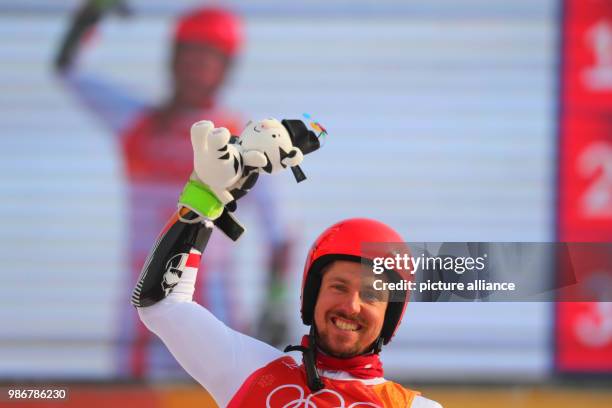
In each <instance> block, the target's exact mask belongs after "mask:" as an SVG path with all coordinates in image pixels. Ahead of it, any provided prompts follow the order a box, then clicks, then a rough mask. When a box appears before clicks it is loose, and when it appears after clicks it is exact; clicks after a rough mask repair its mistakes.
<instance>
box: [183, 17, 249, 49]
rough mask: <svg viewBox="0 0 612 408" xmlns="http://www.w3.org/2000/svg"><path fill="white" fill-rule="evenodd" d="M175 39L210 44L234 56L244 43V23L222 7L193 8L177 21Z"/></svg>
mask: <svg viewBox="0 0 612 408" xmlns="http://www.w3.org/2000/svg"><path fill="white" fill-rule="evenodd" d="M174 41H175V42H194V43H200V44H205V45H210V46H212V47H214V48H216V49H218V50H219V51H221V52H222V53H224V54H226V55H229V56H232V55H235V54H236V53H237V52H238V50H239V49H240V46H241V45H242V23H241V21H240V19H239V18H238V17H237V16H236V15H235V14H234V13H232V12H230V11H228V10H224V9H220V8H202V9H196V10H192V11H190V12H188V13H186V14H184V15H183V16H182V17H181V18H180V19H179V21H178V22H177V24H176V28H175V32H174Z"/></svg>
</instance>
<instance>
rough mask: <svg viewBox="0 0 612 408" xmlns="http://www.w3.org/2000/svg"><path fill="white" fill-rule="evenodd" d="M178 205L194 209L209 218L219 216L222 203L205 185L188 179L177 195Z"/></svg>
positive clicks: (212, 218) (221, 210)
mask: <svg viewBox="0 0 612 408" xmlns="http://www.w3.org/2000/svg"><path fill="white" fill-rule="evenodd" d="M179 205H182V206H183V207H187V208H189V209H190V210H193V211H195V212H196V213H198V214H199V215H201V216H204V217H206V218H208V219H210V220H214V219H216V218H219V216H220V215H221V213H222V212H223V203H221V201H219V199H218V198H217V196H216V195H215V194H214V193H213V192H212V191H211V190H210V188H208V186H206V185H205V184H202V183H199V182H197V181H195V180H189V181H188V182H187V184H185V188H184V189H183V192H182V193H181V196H180V197H179Z"/></svg>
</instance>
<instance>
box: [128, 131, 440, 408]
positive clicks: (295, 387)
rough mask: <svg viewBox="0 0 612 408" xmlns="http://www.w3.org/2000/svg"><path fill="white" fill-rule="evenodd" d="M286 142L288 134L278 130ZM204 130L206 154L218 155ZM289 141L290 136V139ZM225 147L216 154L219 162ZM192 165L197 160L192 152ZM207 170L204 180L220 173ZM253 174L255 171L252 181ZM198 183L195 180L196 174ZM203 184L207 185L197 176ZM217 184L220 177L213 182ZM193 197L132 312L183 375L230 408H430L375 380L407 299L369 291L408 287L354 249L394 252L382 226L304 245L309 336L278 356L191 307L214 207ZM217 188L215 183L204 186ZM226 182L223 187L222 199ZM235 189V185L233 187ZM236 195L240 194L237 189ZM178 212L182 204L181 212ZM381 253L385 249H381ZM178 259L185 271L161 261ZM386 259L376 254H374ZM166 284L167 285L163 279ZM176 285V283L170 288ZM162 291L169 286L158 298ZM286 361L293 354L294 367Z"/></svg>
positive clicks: (333, 232)
mask: <svg viewBox="0 0 612 408" xmlns="http://www.w3.org/2000/svg"><path fill="white" fill-rule="evenodd" d="M287 130H288V131H289V133H292V129H287ZM219 134H220V132H218V131H215V130H212V132H211V133H210V136H206V137H207V141H206V145H208V146H214V148H215V149H217V147H219V143H218V140H214V138H215V135H219ZM293 136H295V135H292V139H294V138H293ZM227 149H228V146H226V145H223V146H221V147H220V148H219V149H217V150H218V151H219V152H224V151H226V150H227ZM196 155H197V152H196ZM211 157H213V158H212V159H210V158H209V160H210V162H209V163H207V166H206V167H207V169H208V171H209V174H219V175H220V174H222V173H223V172H222V171H220V170H219V171H216V170H215V169H216V166H218V167H219V169H221V168H222V167H223V166H224V165H225V164H224V163H223V159H222V157H219V159H217V160H218V161H219V163H217V162H216V161H215V160H214V157H216V156H211ZM259 170H261V169H258V171H259ZM198 175H199V173H198ZM204 177H206V175H204ZM219 177H221V176H219ZM193 182H196V183H198V185H199V187H198V188H199V191H200V192H201V193H202V194H201V195H200V196H199V198H198V200H199V201H198V202H191V203H190V208H192V209H187V208H185V207H183V208H181V209H180V210H179V213H177V215H175V217H173V218H172V219H171V220H170V222H169V223H168V224H167V226H166V228H165V229H164V230H163V231H162V234H161V235H160V237H159V239H158V241H157V243H156V245H155V247H154V249H153V251H152V253H151V254H150V255H149V259H148V260H147V263H146V266H145V268H144V269H143V271H142V273H141V275H140V278H139V281H138V283H137V286H136V289H135V290H134V294H133V297H132V303H133V304H134V305H135V306H137V307H138V308H139V309H138V312H139V315H140V317H141V319H142V321H143V322H144V323H145V325H146V326H147V327H148V328H149V329H150V330H151V331H153V332H154V333H156V334H157V335H158V336H159V337H160V338H161V339H162V340H163V341H164V343H165V344H166V346H167V347H168V348H169V350H170V351H171V352H172V354H173V355H174V356H175V357H176V359H177V360H178V361H179V363H180V364H181V365H182V366H183V368H185V370H186V371H187V372H188V373H189V374H190V375H192V376H193V378H195V379H196V380H197V381H198V382H199V383H200V384H202V386H204V388H206V390H207V391H208V392H209V393H210V394H211V395H212V396H213V398H214V399H215V400H216V402H217V404H219V405H220V406H230V407H258V406H262V407H288V406H292V407H318V408H321V407H338V406H347V407H348V406H370V407H412V408H439V407H440V405H439V404H438V403H436V402H434V401H431V400H429V399H426V398H424V397H422V396H421V395H420V394H419V393H418V392H416V391H413V390H410V389H407V388H404V387H403V386H401V385H400V384H397V383H394V382H392V381H388V380H387V379H385V378H384V374H383V367H382V363H381V361H380V358H379V354H380V352H381V350H382V348H383V346H384V345H386V344H387V343H389V341H390V340H391V338H392V337H393V335H394V333H395V331H396V330H397V328H398V326H399V324H400V322H401V319H402V316H403V314H404V311H405V308H406V302H407V300H408V299H407V293H406V292H401V293H399V294H398V293H393V296H391V294H390V293H388V292H385V291H377V290H375V289H374V288H373V282H374V280H376V279H384V280H385V281H388V282H391V281H400V280H401V279H407V278H408V279H409V276H407V275H406V274H405V273H404V272H403V271H395V270H386V271H385V273H383V274H382V275H374V274H373V273H372V268H371V267H369V266H370V264H371V262H372V259H373V257H372V256H369V255H368V256H365V255H364V253H363V252H362V250H363V248H362V244H364V243H366V242H376V243H383V244H388V246H387V247H386V248H387V249H389V248H390V247H391V246H392V245H393V244H396V243H398V242H402V241H403V239H402V237H401V236H400V235H399V234H397V233H396V232H395V231H394V230H393V229H392V228H390V227H389V226H387V225H385V224H383V223H381V222H378V221H375V220H370V219H365V218H354V219H349V220H345V221H341V222H339V223H337V224H335V225H333V226H331V227H329V228H328V229H326V230H325V231H324V232H323V233H322V234H321V235H320V236H319V237H318V238H317V240H316V241H315V242H314V244H313V245H312V247H311V249H310V251H309V253H308V256H307V258H306V262H305V266H304V274H303V279H302V293H301V317H302V321H303V323H304V324H305V325H306V326H309V327H310V329H309V333H308V334H307V335H305V336H304V337H303V338H302V341H301V344H300V345H298V346H289V347H287V348H286V349H285V353H283V352H281V351H279V350H277V349H275V348H273V347H271V346H270V345H268V344H266V343H263V342H261V341H258V340H256V339H254V338H252V337H248V336H246V335H244V334H241V333H239V332H236V331H233V330H231V329H230V328H228V327H227V326H225V325H224V324H223V323H221V322H220V321H219V320H217V319H216V318H215V317H214V316H213V315H212V314H211V313H210V312H209V311H208V310H206V309H205V308H203V307H202V306H200V305H198V304H197V303H195V302H193V301H192V296H193V293H194V287H195V281H196V275H197V266H198V265H199V260H200V257H201V256H202V253H203V251H204V249H205V247H206V243H207V242H208V239H209V237H210V235H211V234H212V232H213V223H212V222H211V220H212V219H214V218H215V217H216V216H217V214H218V211H219V204H220V201H219V200H218V199H216V197H215V196H214V194H213V193H212V191H211V190H210V188H208V187H207V185H206V184H205V180H202V179H195V180H194V179H193V176H192V180H191V181H190V183H193ZM213 182H214V184H216V185H224V186H225V184H224V183H223V180H208V183H209V184H211V185H212V184H213ZM231 183H233V182H229V181H228V183H227V184H228V185H227V186H225V187H227V189H228V190H231V187H232V185H230V184H231ZM238 184H240V182H238ZM241 188H244V187H241ZM183 202H184V199H182V201H181V203H183ZM383 247H384V246H383ZM178 254H182V255H183V258H184V259H185V262H181V263H179V264H177V263H176V262H174V263H172V262H170V260H172V259H175V257H176V256H177V255H178ZM379 255H385V254H379ZM168 274H172V279H166V275H168ZM177 277H178V279H177ZM163 282H173V283H172V285H171V287H168V285H166V287H164V288H162V283H163ZM292 351H299V352H301V353H302V358H301V363H300V362H298V361H299V359H298V360H297V361H296V359H295V358H294V356H292V355H291V354H288V353H289V352H292Z"/></svg>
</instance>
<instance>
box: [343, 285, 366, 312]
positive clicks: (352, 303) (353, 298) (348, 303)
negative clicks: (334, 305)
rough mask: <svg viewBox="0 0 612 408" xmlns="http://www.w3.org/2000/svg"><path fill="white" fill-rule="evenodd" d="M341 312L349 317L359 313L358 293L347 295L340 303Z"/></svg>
mask: <svg viewBox="0 0 612 408" xmlns="http://www.w3.org/2000/svg"><path fill="white" fill-rule="evenodd" d="M342 311H343V312H345V313H346V314H347V315H349V316H351V315H356V314H358V313H359V312H360V311H361V297H360V296H359V292H358V291H354V292H350V293H347V295H346V296H345V297H344V299H343V302H342Z"/></svg>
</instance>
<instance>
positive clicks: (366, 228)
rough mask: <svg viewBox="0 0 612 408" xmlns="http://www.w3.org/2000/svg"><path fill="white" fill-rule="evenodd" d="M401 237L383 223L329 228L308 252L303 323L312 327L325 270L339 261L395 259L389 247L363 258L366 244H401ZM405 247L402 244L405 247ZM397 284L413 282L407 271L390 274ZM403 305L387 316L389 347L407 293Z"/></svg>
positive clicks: (390, 308)
mask: <svg viewBox="0 0 612 408" xmlns="http://www.w3.org/2000/svg"><path fill="white" fill-rule="evenodd" d="M402 242H403V239H402V237H401V236H400V235H399V234H398V233H397V232H396V231H395V230H393V229H392V228H391V227H389V226H387V225H386V224H383V223H382V222H379V221H375V220H371V219H367V218H352V219H348V220H344V221H340V222H338V223H337V224H334V225H332V226H331V227H329V228H327V229H326V230H325V231H323V233H322V234H321V235H319V237H318V238H317V239H316V240H315V242H314V244H313V245H312V247H311V248H310V251H309V252H308V257H307V258H306V263H305V265H304V275H303V278H302V294H301V303H302V305H301V314H302V322H303V323H304V324H305V325H307V326H309V325H312V324H313V320H314V309H315V304H316V302H317V297H318V294H319V288H320V287H321V278H322V271H323V268H324V267H325V266H326V265H328V264H330V263H331V262H333V261H336V260H348V261H354V262H361V261H363V260H366V261H371V260H372V259H371V258H373V257H374V256H381V257H388V256H393V255H392V254H391V250H390V247H389V246H380V251H383V252H384V253H380V254H379V253H374V252H372V251H368V255H367V257H364V256H363V255H364V254H363V248H362V244H364V243H394V244H398V243H402ZM402 245H403V244H402ZM403 248H404V249H403V251H404V252H405V253H409V251H408V247H407V246H406V245H403ZM390 272H391V274H392V275H395V276H393V277H392V278H393V279H394V280H399V279H407V280H410V279H411V275H410V274H409V273H407V272H405V271H395V270H394V271H390ZM402 300H403V301H393V302H389V304H388V305H387V311H386V313H385V321H384V323H383V328H382V330H381V333H380V335H381V337H382V338H383V344H387V343H388V342H389V341H390V340H391V338H392V337H393V335H394V334H395V332H396V330H397V328H398V326H399V324H400V322H401V320H402V317H403V315H404V311H405V310H406V304H407V302H408V293H407V292H404V293H403V299H402Z"/></svg>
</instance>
